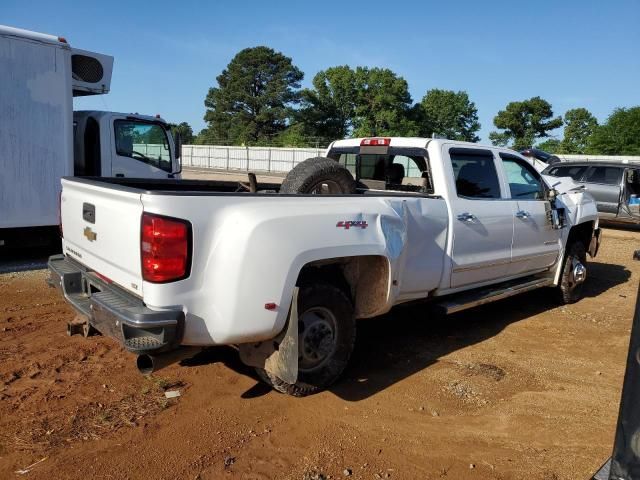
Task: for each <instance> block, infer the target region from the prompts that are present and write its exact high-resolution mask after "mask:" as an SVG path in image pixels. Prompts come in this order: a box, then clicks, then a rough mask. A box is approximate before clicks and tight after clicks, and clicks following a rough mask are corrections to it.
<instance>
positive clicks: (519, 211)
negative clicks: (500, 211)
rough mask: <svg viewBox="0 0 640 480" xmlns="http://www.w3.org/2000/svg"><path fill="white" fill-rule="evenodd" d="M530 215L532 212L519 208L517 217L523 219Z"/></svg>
mask: <svg viewBox="0 0 640 480" xmlns="http://www.w3.org/2000/svg"><path fill="white" fill-rule="evenodd" d="M530 216H531V214H530V213H529V212H525V211H524V210H518V212H517V213H516V217H518V218H522V219H523V220H526V219H527V218H529V217H530Z"/></svg>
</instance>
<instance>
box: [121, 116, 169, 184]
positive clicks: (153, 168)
mask: <svg viewBox="0 0 640 480" xmlns="http://www.w3.org/2000/svg"><path fill="white" fill-rule="evenodd" d="M112 132H113V138H112V142H111V149H112V155H111V158H112V162H111V175H112V176H114V177H137V178H168V177H172V172H173V165H172V162H171V147H170V145H169V138H168V136H167V132H166V130H165V128H164V127H163V125H161V124H160V123H155V122H151V121H144V120H139V119H132V118H122V119H115V120H113V129H112Z"/></svg>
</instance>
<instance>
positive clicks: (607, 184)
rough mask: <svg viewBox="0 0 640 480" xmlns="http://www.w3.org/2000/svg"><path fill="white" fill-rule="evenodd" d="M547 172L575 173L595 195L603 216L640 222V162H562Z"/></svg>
mask: <svg viewBox="0 0 640 480" xmlns="http://www.w3.org/2000/svg"><path fill="white" fill-rule="evenodd" d="M543 174H545V175H550V176H553V177H571V178H572V179H573V181H574V182H576V183H577V184H578V185H582V186H584V188H585V189H586V190H587V191H588V192H589V193H590V194H591V195H592V196H593V198H595V200H596V203H597V205H598V213H599V215H600V218H601V219H602V220H606V221H610V222H623V223H640V165H633V164H628V163H626V164H625V163H616V162H562V163H561V164H559V165H551V166H549V167H547V168H546V169H545V170H544V171H543Z"/></svg>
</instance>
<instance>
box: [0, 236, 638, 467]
mask: <svg viewBox="0 0 640 480" xmlns="http://www.w3.org/2000/svg"><path fill="white" fill-rule="evenodd" d="M639 239H640V234H639V233H638V232H629V231H623V230H610V229H608V230H606V231H605V233H604V240H603V245H602V249H601V252H600V255H599V256H598V258H597V259H596V260H595V261H593V262H592V263H591V264H590V277H589V279H588V284H587V296H586V298H585V299H583V300H582V301H580V302H579V303H577V304H575V305H571V306H567V307H557V306H555V304H554V303H553V301H552V300H551V299H550V297H549V291H547V290H538V291H535V292H531V293H529V294H525V295H522V296H519V297H514V298H512V299H508V300H505V301H502V302H498V303H495V304H492V305H488V306H485V307H482V308H478V309H475V310H469V311H467V312H463V313H460V314H457V315H454V316H451V317H447V318H444V319H439V320H435V319H433V318H429V316H427V315H426V314H425V311H424V310H423V309H421V308H419V307H410V308H409V307H405V308H398V309H396V310H394V311H392V312H391V313H390V314H389V315H386V316H384V317H382V318H378V319H373V320H368V321H362V322H360V323H359V325H358V329H359V330H358V340H357V346H356V352H355V354H354V357H353V362H352V364H351V366H350V368H348V370H347V372H346V374H345V376H344V378H343V380H342V381H340V382H339V383H338V384H336V385H335V386H334V387H333V388H331V389H330V390H329V391H326V392H323V393H321V394H318V395H315V396H311V397H307V398H303V399H296V398H292V397H288V396H284V395H281V394H278V393H276V392H273V391H270V390H269V389H268V388H266V387H264V386H263V385H262V384H260V383H259V382H258V381H257V379H256V377H255V376H254V375H253V373H252V370H251V369H248V368H246V367H244V366H242V365H241V364H240V362H239V361H238V358H237V354H236V353H235V351H234V350H232V349H231V348H218V349H211V350H208V351H206V352H204V353H203V354H200V355H199V356H198V357H196V358H195V359H193V360H191V361H189V362H187V363H185V364H182V365H174V366H171V367H169V368H167V369H165V370H162V371H160V372H158V374H155V375H154V376H153V377H151V378H144V377H142V376H141V375H139V374H138V373H137V371H136V370H135V365H134V357H133V355H130V354H128V353H126V352H125V351H123V349H122V348H121V347H120V346H118V345H117V344H116V342H115V341H113V340H111V339H109V338H104V337H91V338H89V339H84V338H82V337H78V336H75V337H71V338H69V337H67V336H66V333H65V327H66V323H67V322H69V321H70V320H72V319H73V318H74V313H73V311H72V309H71V308H69V307H68V306H67V305H66V304H65V303H64V302H63V300H62V299H61V297H60V296H59V295H58V294H57V293H56V292H55V291H54V290H53V289H50V288H48V287H46V286H45V278H46V272H45V271H44V270H36V271H31V272H20V273H8V274H3V275H0V478H2V479H5V478H6V479H10V478H30V479H47V480H50V479H71V478H73V479H89V478H101V479H102V478H104V479H138V478H140V479H142V478H144V479H191V480H195V479H201V480H206V479H216V478H223V479H224V478H247V479H299V480H303V479H304V480H312V479H316V480H317V479H322V478H326V479H328V478H333V479H337V478H343V477H346V476H349V477H351V478H355V479H361V478H362V479H377V478H391V479H439V478H446V479H541V480H560V479H586V478H590V474H592V473H593V472H594V471H595V470H596V469H597V468H598V467H599V466H600V465H601V464H602V463H603V461H604V460H605V458H606V457H608V456H609V455H610V452H611V449H612V441H613V435H614V430H615V422H616V417H617V413H618V402H619V396H620V390H621V385H622V376H623V371H624V363H625V360H626V353H627V347H628V339H629V331H630V325H631V318H632V312H633V307H634V302H635V298H636V289H637V287H638V275H639V273H640V263H638V262H635V263H634V262H632V260H631V256H632V252H633V251H634V250H635V249H637V248H640V242H639V241H638V240H639ZM174 390H178V391H179V392H180V393H181V396H180V397H178V398H174V399H166V398H165V395H164V393H165V392H166V391H174ZM36 462H39V463H37V464H36V465H35V466H32V467H31V468H30V469H29V468H25V467H29V466H30V465H32V464H34V463H36ZM21 469H23V470H25V469H26V470H29V471H28V472H27V473H24V474H19V473H16V472H17V471H19V470H21Z"/></svg>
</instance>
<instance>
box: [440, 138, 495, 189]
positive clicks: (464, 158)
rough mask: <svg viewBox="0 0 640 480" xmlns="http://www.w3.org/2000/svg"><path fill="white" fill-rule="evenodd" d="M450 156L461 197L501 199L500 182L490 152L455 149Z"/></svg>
mask: <svg viewBox="0 0 640 480" xmlns="http://www.w3.org/2000/svg"><path fill="white" fill-rule="evenodd" d="M466 150H468V151H466ZM449 156H450V157H451V166H452V167H453V174H454V178H455V180H456V191H457V193H458V196H459V197H464V198H470V199H487V198H500V182H499V180H498V173H497V172H496V166H495V163H494V160H493V154H492V153H491V151H490V150H475V149H464V148H455V149H451V150H450V151H449Z"/></svg>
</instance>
